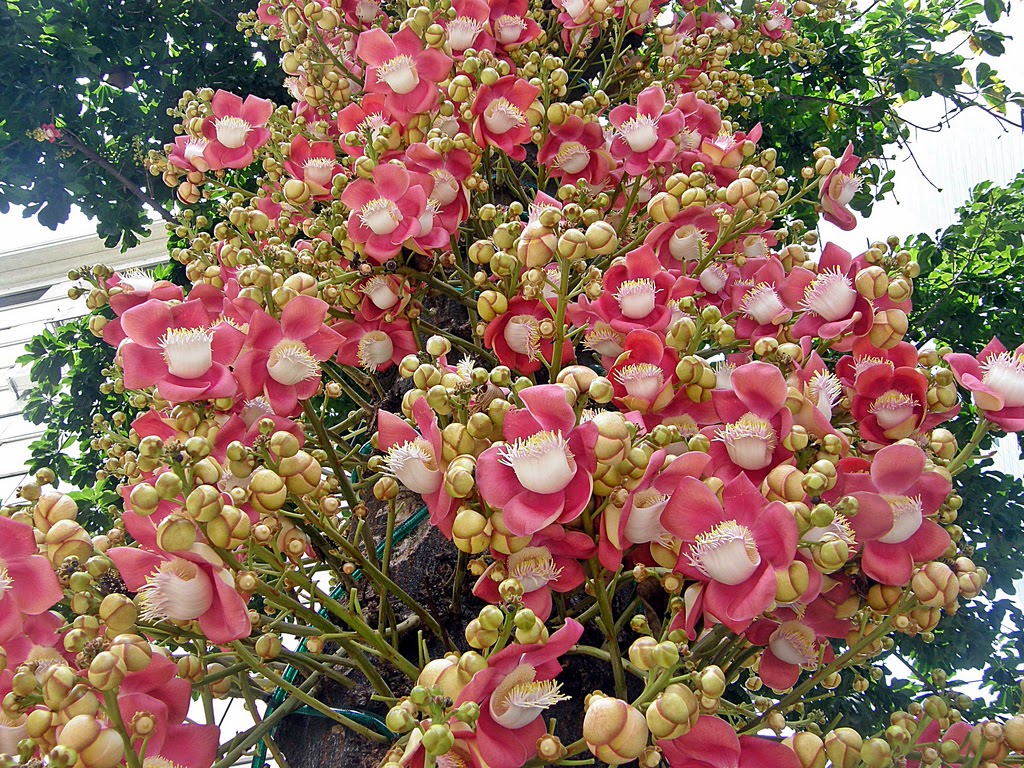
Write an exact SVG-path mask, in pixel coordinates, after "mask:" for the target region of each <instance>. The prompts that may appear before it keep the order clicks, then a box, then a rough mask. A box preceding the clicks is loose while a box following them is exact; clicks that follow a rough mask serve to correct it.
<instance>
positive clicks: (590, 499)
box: [0, 0, 1024, 768]
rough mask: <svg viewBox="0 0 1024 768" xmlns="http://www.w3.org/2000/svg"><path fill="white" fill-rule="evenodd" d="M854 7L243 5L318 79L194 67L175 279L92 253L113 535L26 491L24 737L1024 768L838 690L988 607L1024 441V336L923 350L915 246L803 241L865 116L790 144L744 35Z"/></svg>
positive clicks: (13, 650)
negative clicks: (108, 399)
mask: <svg viewBox="0 0 1024 768" xmlns="http://www.w3.org/2000/svg"><path fill="white" fill-rule="evenodd" d="M1000 9H1001V6H998V7H997V8H996V10H997V11H998V10H1000ZM989 10H990V9H989V7H988V6H986V8H985V11H986V13H988V12H989ZM996 15H998V13H996ZM848 22H850V14H849V12H848V11H847V9H845V8H844V7H840V6H835V5H830V4H827V3H823V4H821V5H817V6H812V5H810V4H808V3H806V2H803V0H798V2H796V3H793V4H792V5H786V4H783V3H779V2H776V3H773V4H771V5H770V6H769V5H764V4H758V3H745V4H744V5H743V6H742V7H736V8H734V7H731V6H729V5H723V6H714V7H712V6H695V5H693V4H692V3H687V4H659V3H651V2H647V0H638V2H631V3H612V2H607V0H590V1H588V2H559V3H555V4H554V5H548V4H545V3H529V2H526V0H494V2H486V1H485V0H455V2H447V0H440V2H436V3H434V2H428V3H426V4H423V5H413V6H406V5H404V4H394V5H392V4H385V5H380V4H378V3H375V2H372V1H370V0H361V1H360V2H350V1H349V0H342V1H341V2H334V1H333V0H332V1H331V2H327V1H324V0H314V2H311V3H307V4H305V5H298V4H291V3H263V4H261V5H260V6H259V8H258V9H257V11H256V12H255V13H253V14H249V15H247V16H245V17H243V19H242V24H241V26H242V27H243V29H244V31H245V33H246V34H249V35H253V34H256V35H260V36H263V37H265V38H267V39H268V40H270V41H273V42H275V43H277V44H278V45H279V47H280V49H281V51H282V57H281V65H282V68H283V69H284V72H285V73H286V74H287V80H286V86H287V89H288V93H289V94H290V101H288V102H287V103H282V104H279V105H278V104H275V103H273V102H271V101H268V100H266V99H264V98H261V97H259V96H256V95H254V94H250V93H232V92H228V91H224V90H216V91H214V90H213V89H200V90H197V91H195V92H189V93H187V94H186V95H185V96H184V97H183V98H182V99H181V101H180V102H179V103H178V105H177V107H176V108H175V109H174V110H172V111H173V116H174V117H176V118H177V119H178V123H177V129H176V133H177V136H176V138H174V139H173V142H172V143H169V144H167V146H166V148H165V151H164V152H163V153H157V152H153V153H151V154H150V156H149V161H148V165H149V170H150V172H151V173H152V175H153V176H154V177H158V176H159V177H162V180H163V182H164V183H166V184H167V185H168V187H170V188H172V189H173V190H175V193H176V196H177V198H178V200H179V201H180V203H181V209H180V215H179V221H178V222H177V223H175V224H173V225H171V228H172V230H173V232H174V235H175V237H176V242H177V243H178V245H177V246H176V247H175V249H174V251H173V253H172V256H173V258H174V259H175V260H176V261H177V262H179V263H180V264H181V265H183V267H184V270H185V274H186V276H187V280H188V285H187V286H185V287H184V288H181V287H179V286H176V285H174V284H172V283H169V282H166V281H160V280H153V279H148V278H147V277H146V276H144V275H142V276H140V275H137V274H132V275H119V274H117V273H115V272H114V271H112V270H110V269H108V268H105V267H103V266H102V265H96V266H94V267H93V268H92V269H91V270H88V271H83V272H80V273H79V277H80V278H81V280H82V281H83V282H82V284H81V288H80V292H81V293H85V294H88V301H89V303H90V306H91V307H94V308H101V307H108V310H107V314H106V315H102V314H97V315H95V316H94V317H93V318H92V321H91V322H90V328H91V330H92V331H93V332H94V333H95V334H96V335H97V337H102V339H103V340H104V342H105V343H107V344H109V345H110V347H111V349H112V350H114V358H113V360H114V362H113V366H112V367H111V368H109V369H107V370H106V371H105V375H106V376H107V382H106V385H105V386H106V387H107V390H108V391H110V392H117V393H124V395H125V396H126V398H127V401H128V402H129V403H130V404H131V407H132V409H133V411H134V412H136V413H137V415H135V416H134V417H132V418H129V417H127V416H126V415H125V414H123V413H122V414H119V415H118V414H115V415H114V417H112V418H110V419H109V420H107V419H103V418H98V419H96V420H95V423H94V429H95V434H94V437H93V442H94V448H95V449H96V450H102V451H103V452H104V453H105V456H106V460H105V463H104V465H103V469H102V473H103V475H104V476H105V477H107V478H116V480H117V482H118V485H119V492H120V495H121V497H122V499H123V511H122V512H120V513H119V516H118V518H117V520H116V521H115V522H114V524H113V526H112V527H111V528H110V529H109V530H106V531H104V532H95V531H94V532H89V531H86V530H85V529H84V528H83V527H82V526H81V525H80V524H79V522H78V521H77V520H76V516H77V513H78V509H77V505H76V503H75V502H74V500H73V499H72V498H70V497H69V496H68V495H66V494H65V493H63V492H62V491H60V490H58V489H56V488H54V487H50V483H51V482H52V481H53V480H54V474H53V473H52V472H47V471H46V470H41V471H40V472H39V473H37V480H36V481H35V482H31V483H27V484H26V485H25V486H24V487H23V488H22V490H21V502H20V503H18V504H15V505H13V506H11V507H9V508H6V509H5V510H4V512H5V515H4V516H3V517H0V529H2V534H3V535H0V563H2V566H3V571H2V573H3V580H2V584H3V585H4V587H3V590H2V591H0V647H2V648H3V657H2V658H3V661H4V671H3V672H2V674H0V684H2V686H3V690H2V693H3V699H2V701H3V717H4V721H3V723H2V724H0V736H2V737H3V742H2V749H3V751H4V753H6V757H5V758H4V761H5V764H7V765H14V764H16V763H20V764H31V765H34V766H42V765H52V766H54V768H70V767H71V766H75V767H76V768H78V767H79V766H80V767H81V768H115V766H119V765H125V766H128V768H158V767H159V768H169V767H170V766H175V767H176V768H211V766H216V768H227V766H230V765H233V764H235V763H236V762H237V761H239V760H240V759H251V760H252V762H253V764H254V765H257V766H260V765H264V764H266V762H267V761H268V760H274V761H276V762H277V763H278V764H279V765H281V766H285V765H288V764H290V763H291V764H294V765H304V766H305V765H344V766H349V765H351V766H356V765H376V766H383V767H384V768H396V766H412V767H413V768H420V767H421V766H422V767H423V768H430V767H431V766H435V767H436V766H440V767H443V768H467V767H472V768H523V767H524V766H540V765H559V764H561V765H580V764H587V763H588V761H589V762H596V763H597V764H601V765H625V764H630V763H633V764H637V765H640V766H645V767H646V768H655V767H656V766H659V765H666V766H669V767H670V768H707V767H710V768H759V767H761V766H778V767H779V768H797V767H800V768H812V767H814V768H824V766H826V765H832V766H836V767H837V768H838V767H839V766H842V767H843V768H855V767H856V766H867V767H868V768H883V767H884V766H901V767H902V766H928V767H929V768H935V767H937V766H961V767H962V768H981V767H982V766H984V768H990V766H1008V765H1016V764H1019V763H1020V762H1021V760H1022V757H1021V755H1022V753H1024V717H1022V716H1020V715H1014V713H1012V712H1007V713H1005V715H1004V716H1002V717H996V718H985V719H984V720H982V721H979V722H972V721H971V720H970V718H969V717H967V716H965V713H964V712H963V711H962V709H963V705H962V701H961V699H960V698H959V697H957V696H956V695H954V694H953V693H952V692H950V691H947V690H946V689H945V688H944V687H943V685H942V684H941V680H939V679H938V676H935V677H936V682H935V684H934V686H933V690H932V691H931V693H930V695H927V696H921V697H919V698H918V699H915V700H910V701H907V702H906V704H905V706H904V708H902V709H899V710H896V711H894V712H891V713H884V714H882V713H879V715H878V719H877V722H876V723H875V724H874V725H863V724H860V722H859V721H858V723H857V727H851V726H850V725H846V724H844V723H843V720H842V717H841V713H837V714H833V713H832V712H831V711H830V710H829V703H830V699H832V698H833V697H835V696H836V695H837V692H838V691H840V690H841V689H842V688H844V687H848V688H850V689H851V690H852V692H853V694H854V695H857V696H859V697H861V698H862V699H863V700H865V701H868V702H870V700H871V697H872V692H873V691H874V690H877V689H878V685H879V683H878V681H880V680H883V679H884V675H885V672H884V668H883V666H882V663H883V662H884V660H885V658H886V656H887V652H888V651H890V650H891V649H892V648H893V647H894V644H895V643H896V641H897V639H899V638H901V637H916V638H921V639H922V640H924V641H930V640H932V639H933V638H934V636H935V632H936V631H937V630H938V629H939V628H941V626H942V623H943V621H944V620H946V617H948V616H950V615H951V614H955V613H956V612H957V611H958V609H959V608H960V606H961V604H962V603H965V602H968V601H972V600H974V599H975V598H977V597H978V596H979V595H980V594H981V593H982V590H983V588H984V586H985V583H986V581H987V578H988V574H987V573H986V571H985V569H984V568H981V567H979V566H978V565H976V564H975V563H974V562H973V561H972V559H971V558H970V557H969V550H968V549H967V548H966V546H967V545H966V543H965V539H964V535H963V529H962V528H961V527H960V526H958V525H957V523H956V521H957V519H958V515H959V514H960V513H961V512H962V511H963V510H964V509H967V507H965V506H964V499H963V498H962V497H961V496H960V495H959V494H958V492H957V489H958V488H959V487H960V486H959V485H958V476H959V475H961V473H962V472H963V471H965V470H966V469H967V468H968V467H970V466H971V465H972V463H973V462H974V461H975V457H976V454H977V452H978V450H979V447H980V446H981V445H982V444H983V443H984V442H985V441H986V440H987V438H988V436H989V435H990V434H992V433H998V432H1014V431H1017V430H1019V429H1021V428H1022V427H1024V348H1022V347H1019V346H1017V342H1018V340H1017V339H1009V338H1004V339H1001V340H1000V339H993V341H992V342H991V343H990V344H989V345H988V346H986V347H985V348H984V349H982V350H970V349H967V350H965V349H960V350H955V351H954V350H953V349H950V348H948V347H943V346H938V345H935V344H930V345H929V344H919V345H918V346H915V345H913V344H911V343H910V342H909V341H908V340H907V339H910V338H914V339H916V338H917V336H918V334H916V333H915V332H914V326H913V312H912V304H913V289H914V280H915V278H917V277H918V276H919V274H920V266H919V264H918V263H917V262H916V261H915V260H914V259H913V258H912V255H911V254H910V252H908V251H906V250H902V249H901V248H900V247H899V242H898V241H889V240H884V239H877V240H875V241H874V242H872V243H871V245H870V246H869V247H868V248H867V249H866V250H864V251H863V252H862V253H858V254H853V253H849V252H847V251H846V250H844V249H843V248H841V247H839V246H838V245H836V244H834V243H823V242H821V241H820V238H819V237H818V236H817V234H816V233H815V232H814V231H813V229H809V228H808V221H810V222H811V223H813V221H814V220H815V218H816V217H818V216H822V217H824V218H825V219H826V220H828V221H831V222H832V223H834V224H836V225H838V226H840V227H842V228H844V229H853V228H855V227H857V228H862V229H863V230H864V231H865V233H869V232H870V221H866V222H861V221H859V220H858V218H857V216H856V215H855V214H854V213H853V212H852V210H851V205H852V204H853V203H854V199H855V197H856V196H857V195H863V194H864V188H863V183H862V176H861V175H860V174H861V170H860V169H861V164H860V158H859V157H858V155H857V152H858V149H857V147H856V145H855V144H852V143H851V144H849V145H844V146H839V147H836V148H835V149H836V153H835V154H833V152H832V148H830V147H828V146H824V145H820V146H814V145H813V141H812V140H810V139H809V140H808V142H807V146H806V161H805V162H804V163H802V164H799V165H800V167H788V168H787V167H783V166H782V165H780V164H779V157H780V152H779V150H778V149H777V148H776V147H775V146H773V143H775V142H779V143H781V142H783V141H785V142H786V144H787V145H789V146H792V144H793V142H794V141H795V140H799V138H800V135H799V133H796V134H795V135H789V134H787V135H785V136H777V137H776V136H773V133H772V131H766V130H765V128H764V126H762V125H761V124H760V123H752V122H750V121H749V120H748V119H747V118H749V117H750V116H751V114H752V113H753V112H755V111H756V106H755V105H758V104H761V103H763V102H764V101H765V100H766V99H770V98H771V97H772V96H773V95H775V94H776V93H777V92H776V90H775V89H774V87H773V86H772V84H771V82H770V81H769V80H768V79H766V78H755V77H753V76H752V75H751V74H750V72H751V70H752V68H753V65H752V64H751V63H750V62H752V61H756V62H757V66H759V67H761V68H766V69H771V68H774V69H775V70H776V71H780V70H784V69H785V68H786V67H788V66H791V65H792V67H793V71H794V73H795V72H797V71H800V72H803V71H813V70H814V67H816V66H819V65H821V63H822V62H823V61H824V60H825V56H826V45H825V43H824V42H823V41H824V40H825V39H826V32H829V31H831V32H832V34H834V26H835V25H843V24H845V23H848ZM794 76H796V75H795V74H794ZM47 130H50V133H49V134H44V135H43V140H45V141H51V140H52V141H57V140H59V139H60V129H59V127H58V126H56V125H54V126H52V127H51V128H49V129H47ZM774 130H775V131H778V130H779V126H778V125H775V126H774ZM869 188H870V185H869ZM970 420H973V421H972V426H971V427H969V428H968V429H967V432H966V436H965V437H964V438H963V439H961V440H958V439H957V437H956V434H965V433H964V426H963V425H964V422H965V421H970ZM970 511H971V513H972V514H976V515H985V514H987V510H985V509H973V508H971V510H970ZM230 697H236V698H239V699H241V700H243V701H244V703H245V705H246V709H247V710H248V712H249V720H250V722H249V723H248V724H245V725H243V727H242V728H241V729H240V731H239V732H238V733H237V734H236V733H226V732H223V733H222V732H221V730H220V728H219V727H218V725H219V718H218V714H217V711H218V710H217V706H216V701H215V700H216V699H218V698H230ZM311 723H313V724H314V725H310V724H311ZM318 726H324V727H318Z"/></svg>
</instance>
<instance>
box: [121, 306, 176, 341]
mask: <svg viewBox="0 0 1024 768" xmlns="http://www.w3.org/2000/svg"><path fill="white" fill-rule="evenodd" d="M172 317H173V316H172V314H171V309H170V307H168V306H167V305H166V304H164V303H163V302H162V301H156V300H155V299H150V300H149V301H146V302H143V303H142V304H139V305H137V306H134V307H132V308H131V309H129V310H127V311H125V313H124V314H123V315H121V330H123V331H124V332H125V335H126V336H128V337H129V338H130V339H131V340H132V341H135V342H137V343H139V344H142V345H143V346H145V347H151V348H153V349H159V348H160V339H161V338H163V336H164V335H165V334H166V333H167V329H168V328H169V327H170V326H171V325H172V323H173V320H172Z"/></svg>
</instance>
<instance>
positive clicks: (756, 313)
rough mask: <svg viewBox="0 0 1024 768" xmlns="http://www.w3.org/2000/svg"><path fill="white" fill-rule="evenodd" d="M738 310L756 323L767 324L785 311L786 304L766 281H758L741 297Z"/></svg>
mask: <svg viewBox="0 0 1024 768" xmlns="http://www.w3.org/2000/svg"><path fill="white" fill-rule="evenodd" d="M740 312H742V313H743V314H745V315H746V316H747V317H749V318H750V319H751V320H753V321H754V322H755V323H757V324H758V325H768V324H769V323H771V322H772V321H773V320H774V319H775V318H776V317H778V316H779V315H782V314H784V313H785V312H786V305H785V304H783V303H782V299H780V298H779V294H777V293H776V292H775V288H773V287H772V286H771V285H769V284H768V283H758V284H757V285H755V286H754V287H753V288H751V289H750V290H749V291H747V293H746V295H745V296H744V297H743V300H742V301H741V302H740Z"/></svg>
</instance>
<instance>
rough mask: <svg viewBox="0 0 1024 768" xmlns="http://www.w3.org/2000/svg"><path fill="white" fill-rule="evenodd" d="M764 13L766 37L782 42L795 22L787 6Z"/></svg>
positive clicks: (766, 10) (775, 5)
mask: <svg viewBox="0 0 1024 768" xmlns="http://www.w3.org/2000/svg"><path fill="white" fill-rule="evenodd" d="M762 11H763V13H764V20H763V21H762V22H761V25H760V26H761V32H762V34H764V36H765V37H767V38H770V39H772V40H781V39H782V37H783V35H784V34H785V33H786V31H787V30H790V29H792V28H793V20H792V19H791V18H789V17H788V16H787V15H786V6H785V5H783V4H782V3H780V2H779V0H775V2H773V3H772V4H771V5H770V6H768V8H767V9H764V8H762ZM851 146H852V145H851Z"/></svg>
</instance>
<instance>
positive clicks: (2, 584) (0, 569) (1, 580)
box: [0, 560, 14, 597]
mask: <svg viewBox="0 0 1024 768" xmlns="http://www.w3.org/2000/svg"><path fill="white" fill-rule="evenodd" d="M13 583H14V579H12V578H11V574H10V573H8V571H7V563H5V562H4V561H3V560H0V597H3V596H4V594H5V593H6V592H7V590H9V589H10V588H11V585H12V584H13Z"/></svg>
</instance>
